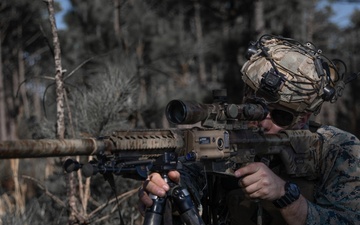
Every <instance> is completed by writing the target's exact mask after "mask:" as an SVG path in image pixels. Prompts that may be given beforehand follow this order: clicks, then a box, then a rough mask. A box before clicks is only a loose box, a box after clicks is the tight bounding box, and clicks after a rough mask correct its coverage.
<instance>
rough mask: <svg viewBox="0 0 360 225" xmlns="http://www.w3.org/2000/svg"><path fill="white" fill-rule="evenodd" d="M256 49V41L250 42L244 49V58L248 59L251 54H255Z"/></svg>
mask: <svg viewBox="0 0 360 225" xmlns="http://www.w3.org/2000/svg"><path fill="white" fill-rule="evenodd" d="M258 50H259V48H258V46H257V42H250V44H249V46H248V48H247V50H246V53H245V58H246V59H247V60H250V58H251V56H253V55H255V54H256V53H257V51H258Z"/></svg>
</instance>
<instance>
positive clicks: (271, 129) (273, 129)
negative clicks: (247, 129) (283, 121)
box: [257, 114, 284, 134]
mask: <svg viewBox="0 0 360 225" xmlns="http://www.w3.org/2000/svg"><path fill="white" fill-rule="evenodd" d="M257 126H258V127H259V128H262V129H263V130H264V132H265V133H266V134H276V133H278V132H279V131H281V130H283V129H284V127H279V126H278V125H276V124H275V123H274V122H273V121H272V119H271V116H270V114H268V115H267V116H266V118H265V119H264V120H262V121H260V122H258V124H257Z"/></svg>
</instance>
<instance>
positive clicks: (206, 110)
mask: <svg viewBox="0 0 360 225" xmlns="http://www.w3.org/2000/svg"><path fill="white" fill-rule="evenodd" d="M268 112H269V111H268V109H267V107H266V106H265V105H262V104H250V103H249V104H248V103H246V104H239V105H237V104H224V103H213V104H201V103H197V102H192V101H181V100H172V101H170V102H169V103H168V105H167V106H166V110H165V114H166V117H167V119H168V121H170V122H171V123H174V124H195V123H197V122H203V121H205V120H209V119H212V120H216V121H226V120H235V119H237V120H248V121H261V120H264V119H265V118H266V116H267V114H268Z"/></svg>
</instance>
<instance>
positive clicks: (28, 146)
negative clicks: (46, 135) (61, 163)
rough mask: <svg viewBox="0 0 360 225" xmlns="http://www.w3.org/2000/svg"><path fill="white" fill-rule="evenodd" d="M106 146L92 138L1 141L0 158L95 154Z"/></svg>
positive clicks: (104, 143)
mask: <svg viewBox="0 0 360 225" xmlns="http://www.w3.org/2000/svg"><path fill="white" fill-rule="evenodd" d="M106 146H107V144H106V142H105V141H103V140H102V141H99V140H96V139H92V138H87V139H65V140H58V139H42V140H17V141H1V142H0V159H11V158H39V157H62V156H75V155H95V154H96V153H97V152H99V151H101V150H104V149H106V148H107V147H106Z"/></svg>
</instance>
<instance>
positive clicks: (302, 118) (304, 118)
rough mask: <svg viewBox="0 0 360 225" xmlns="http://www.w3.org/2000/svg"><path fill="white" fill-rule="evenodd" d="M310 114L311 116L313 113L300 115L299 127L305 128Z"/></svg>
mask: <svg viewBox="0 0 360 225" xmlns="http://www.w3.org/2000/svg"><path fill="white" fill-rule="evenodd" d="M310 116H311V113H306V114H304V115H302V116H300V119H299V122H298V124H299V128H303V127H304V126H305V125H306V124H307V123H308V121H309V119H310Z"/></svg>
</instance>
